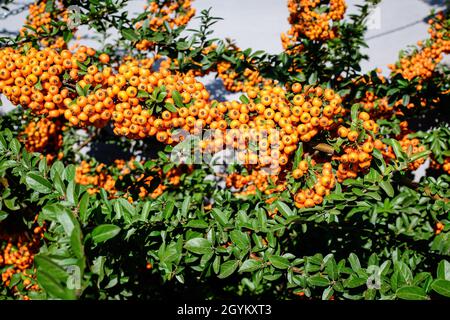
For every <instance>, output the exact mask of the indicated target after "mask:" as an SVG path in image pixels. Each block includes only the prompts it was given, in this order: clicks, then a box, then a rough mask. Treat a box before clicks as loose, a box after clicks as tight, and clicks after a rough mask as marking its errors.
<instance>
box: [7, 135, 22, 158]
mask: <svg viewBox="0 0 450 320" xmlns="http://www.w3.org/2000/svg"><path fill="white" fill-rule="evenodd" d="M9 147H10V148H11V151H12V152H13V153H14V154H15V155H17V154H19V152H20V142H19V140H17V139H16V138H14V139H12V140H11V143H10V145H9Z"/></svg>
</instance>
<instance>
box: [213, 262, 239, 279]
mask: <svg viewBox="0 0 450 320" xmlns="http://www.w3.org/2000/svg"><path fill="white" fill-rule="evenodd" d="M238 265H239V261H238V260H230V261H227V262H225V263H223V264H222V266H221V267H220V273H219V275H218V276H217V277H218V278H219V279H225V278H227V277H229V276H231V275H232V274H233V272H234V271H235V270H236V269H237V267H238Z"/></svg>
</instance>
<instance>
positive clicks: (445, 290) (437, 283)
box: [431, 279, 450, 298]
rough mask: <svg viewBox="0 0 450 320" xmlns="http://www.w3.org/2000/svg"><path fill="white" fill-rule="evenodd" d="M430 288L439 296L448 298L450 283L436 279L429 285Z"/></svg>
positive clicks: (449, 295)
mask: <svg viewBox="0 0 450 320" xmlns="http://www.w3.org/2000/svg"><path fill="white" fill-rule="evenodd" d="M431 288H432V289H433V290H434V291H436V292H437V293H439V294H440V295H443V296H445V297H448V298H450V281H448V280H443V279H436V280H434V281H433V283H432V284H431Z"/></svg>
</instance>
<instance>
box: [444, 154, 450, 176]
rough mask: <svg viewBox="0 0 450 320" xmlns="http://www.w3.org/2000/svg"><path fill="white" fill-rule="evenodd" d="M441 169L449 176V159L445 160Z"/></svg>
mask: <svg viewBox="0 0 450 320" xmlns="http://www.w3.org/2000/svg"><path fill="white" fill-rule="evenodd" d="M442 168H443V169H444V171H445V172H447V174H450V158H445V160H444V164H443V165H442Z"/></svg>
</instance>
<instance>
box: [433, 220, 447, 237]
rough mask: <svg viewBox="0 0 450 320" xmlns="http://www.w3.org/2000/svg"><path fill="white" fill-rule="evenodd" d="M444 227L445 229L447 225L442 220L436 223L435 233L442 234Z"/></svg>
mask: <svg viewBox="0 0 450 320" xmlns="http://www.w3.org/2000/svg"><path fill="white" fill-rule="evenodd" d="M444 229H445V225H444V224H443V223H442V222H438V223H436V228H435V231H434V233H435V234H436V235H438V234H440V233H441V232H442V231H443V230H444Z"/></svg>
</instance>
